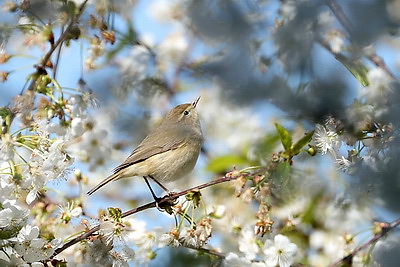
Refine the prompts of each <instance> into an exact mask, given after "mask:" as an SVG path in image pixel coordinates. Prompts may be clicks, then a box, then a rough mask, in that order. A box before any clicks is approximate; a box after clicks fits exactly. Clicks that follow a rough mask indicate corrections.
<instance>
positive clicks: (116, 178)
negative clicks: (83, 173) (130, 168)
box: [87, 172, 120, 196]
mask: <svg viewBox="0 0 400 267" xmlns="http://www.w3.org/2000/svg"><path fill="white" fill-rule="evenodd" d="M119 176H120V173H118V172H117V173H114V174H111V175H110V176H108V177H107V178H106V179H104V180H103V181H101V182H100V183H99V184H98V185H96V186H95V187H94V188H92V189H91V190H90V191H89V192H87V194H88V195H89V196H90V195H91V194H93V193H94V192H96V191H97V190H99V189H100V188H101V187H103V186H104V185H106V184H108V183H109V182H111V181H115V180H118V179H119V178H120V177H119Z"/></svg>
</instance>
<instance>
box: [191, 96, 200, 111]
mask: <svg viewBox="0 0 400 267" xmlns="http://www.w3.org/2000/svg"><path fill="white" fill-rule="evenodd" d="M199 100H200V96H199V97H198V98H196V100H195V101H194V102H193V103H192V106H193V107H194V108H195V107H196V106H197V103H199Z"/></svg>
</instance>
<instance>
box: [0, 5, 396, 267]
mask: <svg viewBox="0 0 400 267" xmlns="http://www.w3.org/2000/svg"><path fill="white" fill-rule="evenodd" d="M0 4H1V9H2V10H1V16H0V17H1V18H0V49H1V55H2V64H1V65H0V73H1V77H2V79H3V81H2V82H1V83H0V106H3V107H10V108H11V107H13V106H15V102H17V101H16V97H17V96H18V95H23V94H24V92H26V91H28V90H29V85H30V83H31V81H32V76H31V75H33V74H35V73H37V70H38V66H40V61H41V59H42V57H43V56H44V55H45V54H46V53H47V52H48V51H49V47H50V43H51V41H50V40H51V38H54V40H55V41H57V39H58V38H59V37H60V36H61V35H62V34H63V33H64V32H65V30H66V28H67V26H66V25H68V24H67V23H64V22H66V21H68V22H69V19H70V17H72V16H74V15H71V14H75V12H78V11H77V10H78V7H79V6H80V5H82V4H84V5H85V9H84V11H83V12H82V15H81V16H80V17H79V18H78V20H77V21H76V22H75V24H74V27H76V28H74V30H73V31H71V33H70V34H71V36H70V37H68V38H67V41H65V42H64V43H63V45H62V48H61V49H59V48H58V47H57V48H56V50H55V52H54V53H52V56H51V63H52V66H46V70H47V73H48V74H49V76H51V77H52V78H53V79H54V80H56V81H57V83H58V84H59V86H60V87H61V88H62V91H63V92H64V97H65V98H66V99H69V101H72V102H73V99H75V98H74V95H84V96H87V101H86V100H85V103H87V105H84V108H85V110H84V111H82V112H81V111H72V113H71V114H78V113H79V115H76V118H79V120H81V121H82V123H83V124H82V125H83V126H82V127H81V128H79V127H78V128H74V130H75V131H78V130H77V129H80V130H79V131H81V132H79V133H77V132H73V133H72V138H69V139H68V138H66V136H67V135H66V134H65V132H63V125H62V123H61V122H60V120H58V118H57V117H56V116H53V117H50V116H49V117H48V118H47V119H44V121H46V124H47V125H48V127H47V128H46V129H47V130H48V131H49V133H50V134H51V136H52V138H55V139H63V140H66V146H67V149H66V150H67V151H68V153H69V154H70V155H71V156H72V157H73V158H74V164H73V165H72V166H71V167H70V170H69V174H68V175H66V176H65V179H62V178H58V179H55V180H51V181H49V182H48V183H47V184H46V186H45V188H46V190H47V191H46V193H45V194H46V198H48V199H50V200H46V201H50V202H52V203H54V204H55V205H65V203H68V202H71V201H72V202H73V203H75V204H74V205H77V206H79V207H81V208H82V210H83V212H82V214H79V216H75V217H76V218H75V217H74V218H73V220H72V221H71V225H72V226H71V227H72V228H68V227H67V226H66V227H65V229H64V230H61V231H60V232H59V233H58V235H59V236H61V237H63V238H66V237H67V236H69V235H72V234H73V232H74V231H73V230H74V227H78V226H79V225H81V219H82V218H87V219H89V221H90V222H92V223H95V222H96V221H97V218H98V217H99V216H100V215H101V214H103V213H104V211H105V210H106V209H107V208H108V207H118V208H121V209H122V210H123V211H126V210H128V209H131V208H135V207H137V206H139V205H142V204H145V203H148V202H150V201H152V197H151V195H150V194H149V192H148V190H147V188H146V185H145V184H144V182H143V180H142V179H141V178H138V177H136V178H134V179H124V180H120V181H117V182H113V183H111V184H109V185H108V186H107V187H105V188H102V189H101V190H99V191H98V192H96V194H94V195H93V196H90V197H89V196H86V194H85V193H86V192H87V191H88V190H89V189H90V188H92V187H93V186H94V185H96V184H97V183H98V182H99V181H100V180H102V179H103V178H105V177H106V176H108V175H109V174H110V173H111V170H112V169H113V168H114V167H115V166H117V165H118V164H119V163H120V162H122V161H123V160H124V159H125V158H126V157H127V156H128V155H129V154H130V153H131V151H132V150H133V149H134V148H135V147H136V146H137V145H138V144H139V143H140V141H141V140H142V139H143V138H144V137H145V136H146V135H147V133H148V132H149V131H150V129H152V128H154V127H155V125H157V124H158V123H159V122H160V121H161V120H162V118H163V116H164V115H165V114H166V113H167V112H168V111H169V110H170V109H171V108H172V107H174V106H175V105H178V104H182V103H189V102H192V101H193V100H195V99H196V98H197V97H198V96H201V99H200V102H199V105H198V109H199V114H200V118H201V124H202V128H203V133H204V136H205V143H204V147H203V151H202V153H201V155H200V158H199V161H198V163H197V165H196V168H195V170H194V171H193V173H192V174H191V175H190V177H188V178H186V179H185V178H184V179H182V180H179V181H177V182H176V183H172V184H169V185H167V187H168V188H170V189H173V191H181V190H184V189H187V188H189V187H192V186H196V185H198V184H201V183H205V182H208V181H211V180H213V179H216V178H219V177H221V176H223V175H225V173H226V172H228V171H231V170H233V169H234V168H237V169H238V170H240V169H243V168H247V167H252V166H271V164H272V163H271V162H275V161H274V159H276V158H274V157H277V158H278V159H277V162H279V163H282V165H280V166H286V167H284V168H288V169H285V170H282V168H283V167H282V168H281V167H277V169H273V170H268V171H267V172H266V174H265V177H267V179H268V182H267V184H268V194H267V197H265V196H263V197H265V198H263V199H262V200H260V198H257V196H258V195H257V194H258V193H257V191H254V190H253V189H254V188H257V183H256V182H254V184H251V185H249V184H247V185H246V187H244V185H243V188H244V189H243V191H241V192H240V190H239V192H240V193H238V189H237V187H236V191H235V187H234V186H232V185H231V184H220V185H216V186H212V187H209V188H206V189H204V190H202V191H201V192H202V195H203V201H204V203H203V205H204V206H203V208H204V210H205V211H204V214H207V216H211V217H213V216H214V217H213V235H212V237H211V238H210V239H209V240H208V242H207V245H206V247H207V248H209V249H216V250H218V251H221V252H224V253H225V252H229V251H231V252H235V253H237V254H238V255H249V253H250V252H249V251H248V250H246V249H245V248H244V247H246V246H247V247H251V246H252V245H254V244H255V243H257V242H259V241H256V240H261V243H264V241H265V239H266V238H270V237H272V236H274V235H275V234H277V233H282V234H285V235H286V236H288V237H289V238H290V240H291V241H292V242H294V243H295V244H296V245H297V246H298V247H299V251H300V252H299V253H298V255H297V258H296V262H299V263H301V264H303V265H306V266H307V265H310V266H327V265H329V264H331V263H332V262H335V261H336V260H339V259H340V258H341V257H344V256H346V255H347V254H348V253H350V252H351V251H352V250H353V249H354V248H355V247H357V246H358V245H360V244H363V243H364V242H366V241H367V240H368V238H370V237H372V236H373V235H374V232H373V230H374V222H375V221H385V222H390V221H393V220H395V219H397V218H398V217H399V215H400V204H399V203H400V169H399V167H398V160H399V158H400V154H399V152H400V151H399V146H398V143H399V136H398V133H399V132H398V126H399V122H400V121H399V116H398V110H399V105H398V103H399V100H400V99H399V96H400V95H399V89H400V87H399V84H398V80H397V77H398V76H399V66H400V65H399V63H400V61H399V60H400V57H399V49H400V39H399V23H400V16H399V14H400V1H398V0H353V1H345V0H336V1H331V0H324V1H323V0H301V1H294V0H280V1H278V0H259V1H256V0H253V1H251V0H244V1H235V0H220V1H211V0H210V1H208V0H204V1H194V0H193V1H191V0H172V1H167V0H151V1H140V0H137V1H134V0H123V1H106V0H104V1H87V2H84V1H47V0H31V1H6V0H2V1H0ZM50 32H51V34H50ZM51 36H52V37H51ZM4 55H9V56H11V57H10V58H7V56H4ZM53 84H55V83H54V81H53ZM37 93H38V95H40V93H41V94H43V95H45V96H46V94H44V93H42V92H37ZM46 97H48V95H47V96H46ZM42 98H44V96H42ZM75 101H76V100H75ZM39 102H40V97H39V96H38V99H37V102H36V103H37V106H38V108H37V109H32V110H31V112H34V113H36V112H38V109H40V103H39ZM74 103H75V104H76V102H74ZM78 108H79V107H78ZM74 112H77V113H74ZM18 119H19V120H20V121H18V120H15V121H14V122H15V123H14V124H13V126H12V128H13V129H14V131H16V130H18V129H20V128H21V125H23V123H19V122H21V121H22V120H21V119H20V118H18ZM73 120H75V117H74V118H72V117H71V121H73ZM76 121H78V120H76ZM275 123H277V124H278V125H281V126H283V127H284V128H285V129H287V131H288V132H290V135H291V137H292V140H293V144H294V143H295V142H296V141H298V140H300V139H301V138H302V137H303V136H304V135H305V134H306V133H310V132H311V131H313V130H315V133H314V137H313V139H312V140H311V139H310V140H308V141H307V142H306V143H304V148H303V150H302V151H301V152H300V151H299V152H300V153H299V154H296V155H292V156H291V157H290V161H288V158H287V157H286V156H287V154H285V152H288V151H287V150H286V149H285V144H284V141H283V140H282V135H280V133H279V131H278V130H277V127H276V126H275ZM68 127H72V126H68ZM68 127H64V128H65V129H66V128H68ZM282 143H283V145H282ZM307 150H308V151H307ZM312 151H315V152H316V154H314V153H313V152H312ZM280 152H281V153H280ZM307 152H308V153H307ZM285 155H286V156H285ZM285 157H286V158H285ZM78 174H79V175H78ZM78 176H79V177H83V178H79V179H78V178H77V177H78ZM155 188H156V192H157V194H159V195H162V194H163V192H162V190H158V188H157V187H156V186H155ZM248 188H250V189H251V190H250V189H249V190H250V191H247V189H248ZM252 190H253V191H252ZM237 195H239V197H237ZM42 200H43V199H42ZM36 201H38V202H40V201H41V199H40V198H39V199H38V200H36ZM181 201H182V200H181ZM262 203H263V204H265V203H266V204H265V205H267V206H268V216H269V218H270V219H271V220H273V221H274V223H273V225H272V229H271V230H270V231H269V233H268V234H267V235H266V236H264V237H259V236H253V235H254V234H253V235H252V236H251V237H250V238H247V237H246V234H245V233H246V231H247V229H250V228H251V229H254V227H255V225H256V222H257V221H258V220H259V219H260V218H259V217H257V212H259V211H260V205H261V204H262ZM34 204H35V203H34ZM36 204H37V203H36ZM31 207H32V206H31ZM196 212H199V211H198V210H197V211H196ZM202 212H203V211H202ZM202 212H199V213H202ZM212 214H213V215H212ZM215 214H218V215H215ZM196 216H197V215H196ZM196 216H195V217H196ZM198 216H200V217H199V218H203V217H202V216H203V215H198ZM207 216H206V217H207ZM127 222H128V224H129V223H130V224H131V225H135V226H137V227H139V226H138V225H140V227H142V228H140V227H139V229H142V231H143V232H145V233H149V234H154V233H156V232H157V231H161V232H169V231H170V230H171V229H173V228H174V227H176V219H174V216H172V215H168V214H166V213H160V212H158V211H156V210H146V211H144V212H141V213H138V214H136V215H134V216H132V217H131V218H129V219H127ZM375 226H376V225H375ZM79 227H80V226H79ZM160 229H161V230H160ZM138 231H139V230H136V232H138ZM133 232H135V231H133ZM154 235H155V234H154ZM349 235H350V236H349ZM141 238H143V237H137V236H134V235H133V234H132V236H129V235H128V237H126V239H125V241H126V243H128V244H130V246H131V247H133V248H134V250H135V252H136V256H135V260H134V261H135V263H132V264H131V265H132V266H136V265H135V264H138V265H141V264H143V265H149V266H188V264H189V263H191V264H193V266H209V265H210V264H212V263H214V264H217V263H215V262H218V261H215V259H213V258H212V257H211V259H210V256H207V253H205V254H206V255H203V254H201V255H198V254H196V253H197V252H193V251H191V250H190V249H185V248H159V247H157V243H154V244H152V245H149V246H148V247H145V246H144V245H143V244H142V243H140V242H139V241H138V240H140V239H141ZM399 240H400V239H399V235H398V230H396V229H395V230H393V232H392V233H391V234H390V235H389V236H388V237H387V238H386V239H382V240H380V241H378V243H377V244H376V245H375V247H374V249H373V250H372V249H371V250H366V251H364V252H362V253H360V254H359V255H358V256H359V258H358V259H357V258H355V260H354V262H355V263H354V264H357V262H358V261H359V262H358V263H359V264H361V265H357V266H362V264H366V265H368V264H369V265H371V266H378V265H374V264H380V265H379V266H396V264H399V263H400V256H399V255H398V253H396V251H398V249H399V245H400V244H399ZM246 242H248V243H246ZM243 244H247V245H243ZM250 244H252V245H250ZM258 244H260V243H258ZM144 247H145V248H144ZM258 247H260V245H258ZM114 248H115V249H116V250H117V251H120V249H118V244H117V243H114ZM77 250H78V248H76V250H71V251H65V252H66V253H65V255H64V257H66V258H68V259H69V260H68V261H69V262H71V263H72V262H74V261H76V262H79V261H80V260H81V261H82V259H80V260H79V259H77V258H79V257H77V256H76V255H75V254H76V253H78V252H77ZM150 252H151V253H150ZM241 253H242V254H241ZM260 253H261V252H260V251H258V249H257V248H255V249H254V254H255V256H254V257H251V256H250V260H253V261H254V260H260V259H262V256H260V255H261V254H260ZM250 254H251V253H250ZM246 257H247V256H246ZM247 258H248V257H247ZM82 262H84V260H83V261H82ZM82 264H84V263H82ZM86 264H88V263H87V262H86ZM369 265H368V266H369ZM299 266H302V265H299ZM355 266H356V265H355Z"/></svg>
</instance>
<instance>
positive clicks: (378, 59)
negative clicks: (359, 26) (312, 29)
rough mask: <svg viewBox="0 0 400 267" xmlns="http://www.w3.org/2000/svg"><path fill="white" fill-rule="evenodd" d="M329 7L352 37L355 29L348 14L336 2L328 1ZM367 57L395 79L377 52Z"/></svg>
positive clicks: (334, 0)
mask: <svg viewBox="0 0 400 267" xmlns="http://www.w3.org/2000/svg"><path fill="white" fill-rule="evenodd" d="M327 6H328V7H329V9H330V10H332V12H333V14H334V15H335V16H336V18H337V19H338V20H339V22H340V24H342V25H343V27H344V28H345V29H346V31H347V32H348V33H349V35H350V39H351V37H352V36H353V35H354V32H355V29H354V26H353V24H352V23H351V21H350V20H349V19H348V18H347V16H346V14H345V13H344V11H343V9H342V7H341V6H340V5H339V4H338V3H337V2H336V0H328V1H327ZM365 56H366V57H367V58H368V59H369V60H370V61H371V62H373V63H374V64H375V66H377V67H379V68H381V69H383V70H384V71H385V72H386V73H387V74H388V75H390V77H392V78H395V76H394V75H393V73H392V72H391V71H390V70H389V68H388V67H387V66H386V64H385V62H384V60H383V59H382V58H381V57H380V56H378V55H377V54H376V52H370V53H367V54H365Z"/></svg>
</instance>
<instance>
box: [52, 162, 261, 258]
mask: <svg viewBox="0 0 400 267" xmlns="http://www.w3.org/2000/svg"><path fill="white" fill-rule="evenodd" d="M267 170H268V168H267V167H263V168H259V169H258V170H256V171H254V172H246V173H243V172H241V171H232V172H228V173H227V174H225V176H224V177H222V178H220V179H217V180H214V181H211V182H208V183H204V184H201V185H198V186H194V187H192V188H189V189H186V190H183V191H181V192H178V193H172V194H169V195H166V196H164V197H162V198H161V199H160V201H159V202H158V205H156V204H157V203H156V202H155V201H153V202H150V203H147V204H145V205H142V206H140V207H137V208H135V209H131V210H128V211H126V212H124V213H122V215H121V218H125V217H127V216H129V215H132V214H135V213H138V212H141V211H144V210H147V209H150V208H155V207H157V206H158V207H162V204H169V203H172V202H173V201H174V200H176V199H177V198H178V197H180V196H184V195H186V194H187V193H189V192H191V191H194V190H200V189H203V188H206V187H210V186H212V185H216V184H221V183H224V182H229V181H232V180H236V179H238V178H241V177H251V176H254V175H258V174H261V173H264V172H266V171H267ZM236 172H237V174H236ZM99 229H100V225H96V226H93V227H92V228H91V229H90V230H88V231H87V232H85V233H83V234H81V235H79V236H77V237H76V238H74V239H72V240H70V241H69V242H67V243H65V244H64V245H63V246H62V247H59V248H57V249H56V250H55V252H54V254H53V255H52V256H51V258H53V257H55V256H56V255H58V254H60V253H61V252H63V251H64V250H66V249H67V248H69V247H71V246H73V245H75V244H76V243H79V242H80V241H82V240H85V239H86V238H88V237H90V236H92V235H93V234H94V233H96V232H97V231H98V230H99ZM202 251H203V252H206V250H202ZM210 254H213V255H215V256H219V257H221V255H222V254H220V255H217V254H218V253H217V252H215V253H210Z"/></svg>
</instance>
